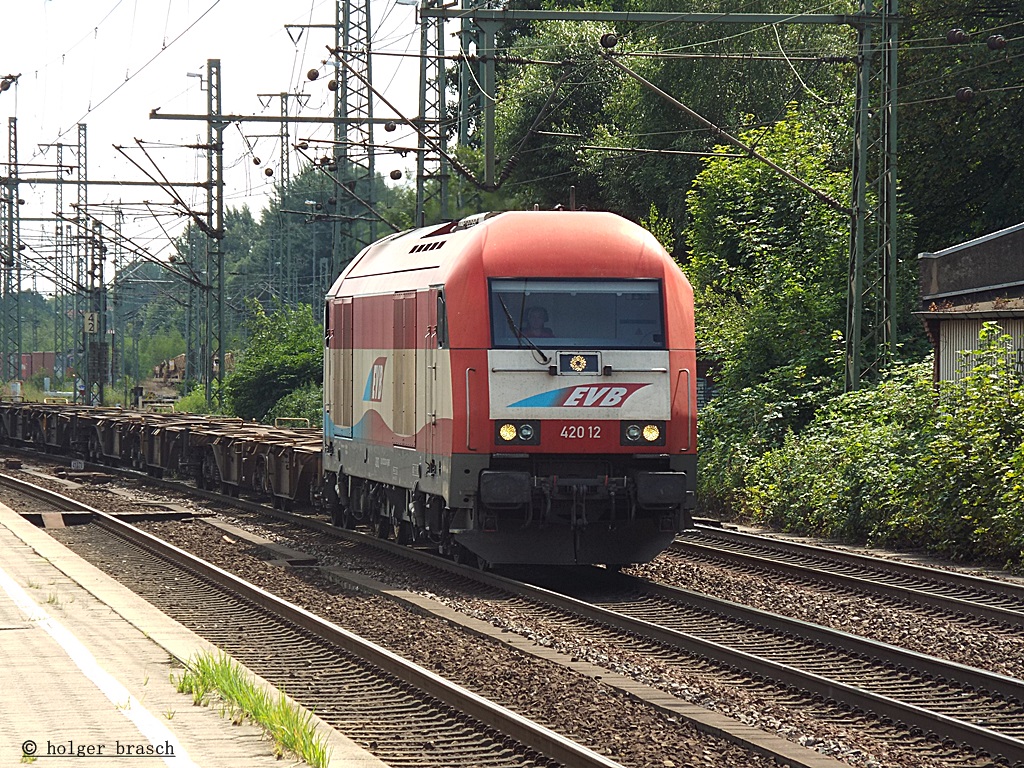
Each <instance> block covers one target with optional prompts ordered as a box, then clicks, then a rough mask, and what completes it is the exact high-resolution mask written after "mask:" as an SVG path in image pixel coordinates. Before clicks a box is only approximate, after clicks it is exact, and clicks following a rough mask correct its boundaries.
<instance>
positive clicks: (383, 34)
mask: <svg viewBox="0 0 1024 768" xmlns="http://www.w3.org/2000/svg"><path fill="white" fill-rule="evenodd" d="M334 8H335V3H334V2H333V0H306V1H305V2H274V1H273V0H0V28H2V30H3V33H4V34H3V44H2V45H0V77H3V76H4V75H7V74H13V75H17V74H20V75H21V77H20V79H19V81H18V83H17V84H16V85H15V86H14V87H12V88H11V89H10V90H8V91H6V92H3V93H0V130H2V131H3V148H2V149H0V162H2V163H6V162H7V161H8V159H9V158H8V152H7V147H8V136H9V120H8V119H9V118H10V117H16V118H17V133H18V162H19V165H20V170H21V173H20V176H21V177H22V178H25V179H27V178H31V177H32V176H43V177H49V178H53V177H54V176H55V174H56V170H55V168H54V167H53V166H54V164H55V163H56V149H54V148H50V149H43V148H41V146H40V145H46V144H56V143H62V144H64V150H63V161H64V164H65V165H72V164H75V163H76V153H75V152H74V149H75V148H76V146H77V143H78V129H77V124H78V123H85V124H86V126H87V151H88V161H87V168H88V178H89V180H90V181H92V180H118V181H120V180H127V179H131V180H138V181H143V180H146V177H145V175H144V174H143V173H142V172H141V171H140V170H138V169H137V168H136V167H134V166H133V165H132V164H131V162H129V161H128V160H127V159H126V158H125V157H124V156H123V155H122V154H121V153H120V152H118V151H117V150H116V149H115V148H114V146H113V145H115V144H116V145H121V146H123V147H125V149H126V151H128V152H129V153H130V154H131V156H132V157H133V158H134V159H135V160H136V161H138V162H140V163H141V164H143V165H144V166H146V167H148V168H152V166H150V165H149V164H148V163H147V162H146V159H145V157H144V155H143V154H142V152H141V151H140V150H139V149H138V148H137V145H136V143H135V139H136V138H138V139H141V140H143V141H145V142H147V143H151V144H153V145H155V146H153V147H152V148H151V154H152V156H153V157H154V159H156V160H157V162H158V164H159V165H160V168H161V170H162V171H163V172H164V173H165V174H166V176H167V178H168V179H170V180H172V181H176V182H193V181H203V180H204V179H205V178H206V159H205V155H204V154H203V153H201V152H199V151H196V150H193V149H181V148H177V147H178V146H179V145H182V144H195V143H203V142H205V140H206V124H205V122H202V121H194V122H193V121H187V122H186V121H177V120H151V119H150V118H149V114H150V110H152V109H153V108H159V109H160V111H161V112H163V113H165V114H194V115H205V113H206V93H205V91H204V90H202V89H201V87H200V86H201V81H200V78H197V77H189V76H188V73H190V72H191V73H201V74H202V75H203V76H204V78H205V75H206V62H207V60H208V59H220V61H221V98H222V103H223V111H224V113H225V114H244V115H252V114H265V115H272V116H277V115H279V114H280V110H281V106H280V101H279V99H278V98H277V97H276V96H275V97H274V98H272V99H269V100H268V99H266V98H264V99H263V100H262V101H261V99H260V98H258V96H257V94H279V93H282V92H296V91H304V92H305V93H307V94H309V99H308V102H307V104H306V106H305V108H301V107H300V106H299V103H298V101H297V100H295V99H291V100H290V103H291V105H292V106H291V114H296V113H297V112H298V113H299V114H303V115H315V116H320V117H329V116H330V114H331V110H332V105H333V100H332V99H333V95H332V94H331V93H330V91H328V89H327V82H328V81H329V80H330V79H331V73H332V72H333V71H334V70H333V68H329V67H325V66H323V65H322V62H323V61H324V60H325V59H327V58H328V53H327V50H326V48H325V46H327V45H331V44H333V41H334V34H333V31H332V30H331V29H311V30H305V31H304V33H303V34H302V36H301V38H300V39H299V40H298V42H294V41H293V40H292V39H291V37H290V36H289V31H288V30H286V29H285V25H286V24H324V25H331V24H333V22H334ZM370 15H371V28H372V30H373V32H372V37H373V43H372V44H373V49H374V50H375V51H397V52H407V53H410V54H416V53H418V50H419V27H418V25H417V22H416V19H415V8H413V7H410V6H407V5H397V4H396V3H395V0H371V11H370ZM291 33H292V36H297V35H298V30H292V31H291ZM418 66H419V65H418V60H417V59H416V58H413V57H408V58H405V57H392V56H375V57H374V60H373V67H374V72H373V79H374V85H375V86H376V88H377V89H378V90H381V91H383V92H384V93H385V94H386V95H387V97H388V99H389V100H390V101H392V102H393V103H395V104H396V105H397V106H398V107H399V109H401V110H402V111H403V112H404V113H405V114H406V115H407V116H410V117H412V116H414V115H415V114H416V110H417V94H418ZM311 68H319V69H320V72H321V76H320V78H319V79H318V80H316V81H315V82H309V81H308V80H307V78H306V72H307V71H308V70H309V69H311ZM374 110H375V116H376V117H389V116H390V113H389V110H388V109H387V108H386V107H384V106H383V105H382V104H375V106H374ZM278 131H279V127H278V124H277V123H249V124H242V125H232V126H230V127H229V128H228V129H227V130H226V132H225V156H224V161H225V169H226V170H225V180H226V190H225V196H226V202H227V205H229V206H232V207H240V206H241V205H242V204H243V203H245V204H248V205H249V207H250V209H252V211H253V215H254V216H256V217H257V218H258V216H259V210H260V209H261V208H262V207H263V206H264V204H265V200H266V195H267V193H268V192H269V191H270V189H271V188H272V187H273V185H274V184H275V183H276V182H277V181H278V180H279V179H280V174H279V172H278V171H279V157H280V150H279V142H278V139H277V134H278ZM243 133H244V134H245V137H243ZM261 134H262V136H261ZM331 137H332V129H331V127H330V126H328V125H324V126H311V125H300V124H293V125H292V126H291V127H290V138H291V142H292V143H295V142H296V141H297V140H298V139H300V138H319V139H325V140H326V139H330V138H331ZM374 138H375V141H376V142H377V143H385V141H388V142H390V143H393V144H396V145H404V146H409V145H410V144H415V140H414V138H413V137H412V136H411V135H410V132H409V131H407V130H403V129H402V128H401V127H400V129H399V130H398V131H396V132H394V133H385V132H384V131H383V130H380V129H375V137H374ZM314 146H316V145H314ZM250 147H251V150H250ZM311 149H312V147H311ZM254 157H258V158H260V160H261V161H262V164H261V165H259V166H257V165H255V164H254V162H253V158H254ZM303 162H304V160H303V159H302V158H301V157H300V156H299V155H297V154H294V153H293V154H292V156H291V168H292V173H293V175H294V174H295V173H296V172H297V170H298V169H299V168H300V166H301V164H302V163H303ZM32 163H37V164H41V165H42V166H44V167H31V166H30V165H29V164H32ZM376 163H377V170H378V172H380V173H381V174H383V175H385V176H387V174H388V173H389V172H390V171H391V170H394V169H402V170H405V171H406V174H407V177H408V176H410V175H411V169H412V167H413V163H414V160H413V159H412V156H411V155H409V156H407V157H406V158H402V157H400V156H399V155H397V154H394V153H388V152H381V153H378V155H377V159H376ZM45 166H50V167H45ZM268 167H269V168H273V169H274V176H273V177H272V178H268V177H267V176H265V169H266V168H268ZM6 175H7V166H0V176H6ZM65 181H66V182H67V183H65V185H64V209H65V211H70V210H71V203H73V202H75V200H76V194H77V193H76V188H75V184H74V176H65ZM19 194H20V197H21V198H23V199H24V200H25V201H26V203H25V205H23V206H22V207H21V209H20V212H21V216H22V220H23V223H22V225H21V237H22V240H23V241H25V242H26V243H28V244H29V245H30V246H31V245H40V246H41V247H42V248H43V249H45V247H46V243H47V242H48V241H50V240H52V232H53V230H54V226H55V225H54V224H53V223H43V222H33V221H29V220H28V219H31V218H32V217H51V216H52V215H53V212H54V210H55V191H54V186H53V185H46V184H35V185H32V184H22V185H21V186H20V188H19ZM181 194H182V196H183V197H184V198H185V199H186V200H188V201H190V202H191V203H194V206H195V207H196V208H197V209H199V210H203V209H204V208H205V196H204V193H203V192H202V191H201V190H197V189H195V188H184V189H183V190H182V192H181ZM143 201H149V202H151V203H153V204H161V206H162V208H161V210H163V211H165V212H166V211H167V210H168V209H167V208H166V204H167V203H169V202H170V198H169V197H168V195H167V193H166V192H164V191H162V190H160V189H158V188H156V187H100V186H92V187H91V188H90V189H89V204H90V208H93V209H94V212H97V213H100V214H104V213H107V214H108V215H109V221H110V226H112V222H113V215H112V211H109V212H108V211H106V210H105V209H100V208H94V206H97V205H98V204H100V203H103V202H109V203H117V202H120V203H123V204H124V205H125V210H126V219H125V222H124V232H125V234H128V235H130V236H132V237H133V238H135V239H136V242H138V243H139V244H140V245H141V244H145V245H146V246H147V248H148V249H149V250H150V251H151V252H158V251H159V252H161V254H162V255H163V256H166V255H167V251H166V240H167V238H166V236H165V235H164V234H163V233H162V231H161V229H160V226H159V225H158V224H157V222H156V221H155V220H154V219H153V218H152V217H151V216H148V215H146V214H145V213H144V211H143V210H142V207H141V203H142V202H143ZM104 218H106V216H104ZM160 220H161V222H162V223H163V226H164V227H166V228H167V230H168V232H170V233H171V234H172V235H173V234H177V232H178V231H180V229H181V227H182V226H183V225H184V223H185V221H184V219H177V218H172V217H168V216H162V217H161V218H160Z"/></svg>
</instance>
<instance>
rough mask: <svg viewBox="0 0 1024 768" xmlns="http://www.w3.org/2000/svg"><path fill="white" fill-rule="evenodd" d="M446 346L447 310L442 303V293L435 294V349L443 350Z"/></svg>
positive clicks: (439, 291)
mask: <svg viewBox="0 0 1024 768" xmlns="http://www.w3.org/2000/svg"><path fill="white" fill-rule="evenodd" d="M447 346H448V308H447V307H446V306H445V303H444V293H443V292H442V291H441V290H438V292H437V347H438V349H444V348H445V347H447Z"/></svg>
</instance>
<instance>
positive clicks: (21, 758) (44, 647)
mask: <svg viewBox="0 0 1024 768" xmlns="http://www.w3.org/2000/svg"><path fill="white" fill-rule="evenodd" d="M201 651H207V652H214V651H216V649H215V648H214V647H213V646H212V645H210V644H209V643H207V642H206V641H205V640H203V639H202V638H200V637H199V636H197V635H195V634H194V633H192V632H191V631H189V630H188V629H186V628H185V627H183V626H182V625H180V624H178V623H177V622H176V621H174V620H173V619H171V618H169V617H167V616H166V615H164V614H163V613H161V612H160V611H158V610H157V609H156V608H154V607H153V606H152V605H150V604H149V603H147V602H146V601H145V600H143V599H142V598H140V597H138V596H137V595H135V594H134V593H132V592H131V591H130V590H128V589H127V588H125V587H124V586H122V585H121V584H119V583H118V582H116V581H114V580H113V579H111V578H110V577H108V576H107V575H106V574H104V573H103V572H101V571H100V570H98V569H97V568H95V567H93V566H92V565H90V564H89V563H87V562H85V561H84V560H82V559H81V558H80V557H78V556H77V555H75V554H74V553H73V552H71V551H70V550H68V549H67V548H66V547H65V546H63V545H62V544H60V543H59V542H57V541H55V540H54V539H52V538H50V537H49V536H48V535H47V534H46V533H45V532H44V531H41V530H39V529H38V528H36V527H34V526H33V525H31V524H30V523H28V522H27V521H25V520H24V519H23V518H22V517H21V516H20V515H18V514H17V513H16V512H14V511H13V510H11V509H10V508H9V507H7V506H5V505H4V504H3V503H2V502H0V765H4V766H7V765H19V764H28V763H30V762H33V761H32V760H31V759H30V757H29V756H31V757H35V758H37V760H39V761H41V762H40V764H42V765H44V766H48V768H60V767H61V766H76V765H81V764H82V763H80V762H79V759H80V758H81V757H87V758H88V762H86V763H85V765H88V766H89V767H90V768H104V767H105V766H117V767H119V768H123V767H124V765H125V764H126V763H125V758H126V757H130V758H131V760H130V762H128V763H127V764H128V765H133V766H139V767H140V768H142V767H143V766H147V765H152V766H157V765H168V766H172V767H174V768H194V767H195V766H202V767H203V768H236V767H238V766H245V768H261V767H266V768H270V766H282V765H286V766H293V765H304V763H302V762H301V761H298V760H296V758H295V757H294V756H293V755H286V756H284V758H283V759H278V758H277V757H276V756H275V755H274V750H273V743H272V742H271V741H269V740H268V739H265V738H264V737H263V736H262V733H261V731H260V730H259V728H257V727H256V726H253V725H251V724H248V723H245V724H242V725H232V724H231V722H230V720H228V719H226V718H224V717H222V716H221V714H220V711H219V709H218V708H217V707H197V706H193V704H192V698H191V696H187V695H184V694H180V693H178V692H177V690H176V689H175V686H174V684H173V683H172V682H171V677H172V676H173V675H175V674H176V673H178V672H180V670H181V662H182V661H184V660H187V659H189V658H190V657H192V656H193V655H195V654H196V653H198V652H201ZM264 684H265V683H264ZM317 722H318V725H319V732H320V733H321V734H322V735H324V736H325V737H326V738H327V739H328V742H329V745H330V749H331V752H332V758H331V762H330V768H387V766H386V765H385V764H384V763H382V762H381V761H380V760H378V759H377V758H375V757H374V756H373V755H371V754H370V753H368V752H366V751H364V750H362V749H361V748H359V747H358V746H357V745H355V744H354V743H353V742H351V741H350V740H349V739H347V738H345V737H344V736H343V735H342V734H340V733H339V732H337V731H335V730H334V729H333V728H331V727H330V726H328V725H326V724H325V723H323V722H322V721H319V719H317ZM140 753H141V755H140Z"/></svg>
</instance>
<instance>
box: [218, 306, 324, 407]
mask: <svg viewBox="0 0 1024 768" xmlns="http://www.w3.org/2000/svg"><path fill="white" fill-rule="evenodd" d="M247 306H248V308H249V312H250V315H249V318H248V319H247V320H246V323H245V325H246V330H247V332H248V338H249V341H248V344H247V345H246V348H245V350H244V352H243V353H242V356H241V360H240V361H239V362H238V363H237V364H236V366H235V370H234V371H233V372H232V373H231V374H230V375H229V376H228V377H227V379H226V380H225V382H224V388H225V393H226V395H227V402H228V404H229V408H230V410H231V412H232V413H234V415H236V416H241V417H242V418H244V419H256V420H263V419H265V418H266V417H267V416H268V414H269V413H270V411H271V409H273V408H274V407H275V405H276V404H277V403H278V401H280V400H281V399H282V398H283V397H285V396H286V395H288V394H289V393H291V392H294V391H295V390H299V389H302V388H304V387H309V386H310V385H315V384H316V383H317V382H319V381H320V380H321V379H322V378H323V330H322V328H321V326H320V323H319V322H318V319H315V318H314V315H313V313H312V311H311V309H310V307H308V306H303V305H300V306H298V307H296V308H291V307H283V306H280V307H278V308H277V309H276V311H275V312H273V313H272V314H270V315H268V314H267V313H266V311H265V310H264V309H263V307H262V305H260V304H259V303H258V302H256V301H254V300H250V301H249V302H247ZM288 415H293V414H288ZM314 423H319V419H318V420H317V421H315V422H314Z"/></svg>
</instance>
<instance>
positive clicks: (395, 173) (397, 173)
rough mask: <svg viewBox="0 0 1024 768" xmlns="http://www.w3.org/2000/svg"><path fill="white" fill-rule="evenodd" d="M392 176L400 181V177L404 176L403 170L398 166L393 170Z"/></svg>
mask: <svg viewBox="0 0 1024 768" xmlns="http://www.w3.org/2000/svg"><path fill="white" fill-rule="evenodd" d="M391 178H392V179H394V180H395V181H398V180H399V179H400V178H402V172H401V171H400V170H398V169H397V168H396V169H395V170H393V171H392V172H391Z"/></svg>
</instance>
